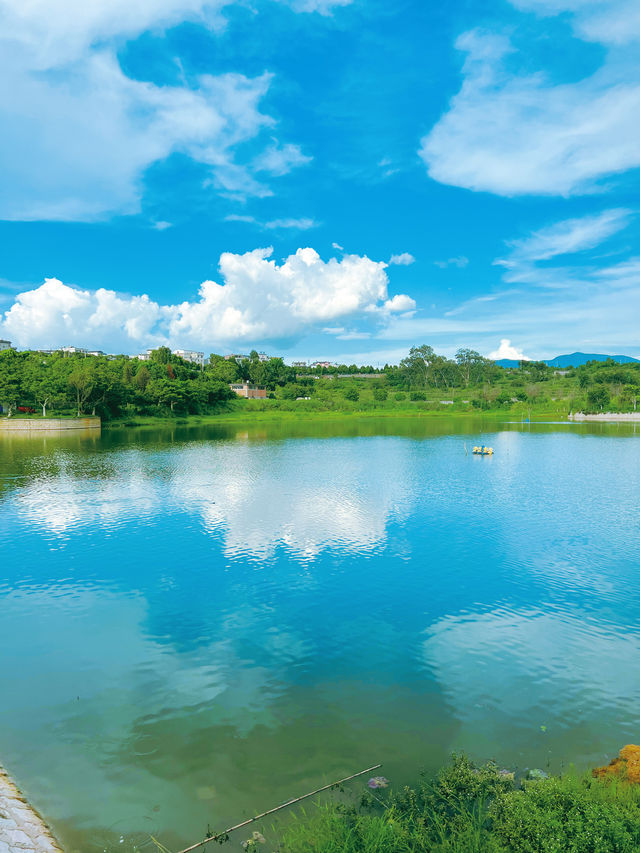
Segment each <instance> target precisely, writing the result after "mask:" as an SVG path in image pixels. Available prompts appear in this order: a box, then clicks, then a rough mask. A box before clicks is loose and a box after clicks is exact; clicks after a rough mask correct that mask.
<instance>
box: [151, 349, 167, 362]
mask: <svg viewBox="0 0 640 853" xmlns="http://www.w3.org/2000/svg"><path fill="white" fill-rule="evenodd" d="M150 358H151V361H153V362H155V363H156V364H169V362H170V361H171V350H170V349H169V347H158V349H154V350H152V351H151V353H150Z"/></svg>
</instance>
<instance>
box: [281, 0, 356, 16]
mask: <svg viewBox="0 0 640 853" xmlns="http://www.w3.org/2000/svg"><path fill="white" fill-rule="evenodd" d="M288 2H289V5H291V6H292V8H293V9H295V10H296V11H297V12H319V13H320V14H321V15H330V14H331V12H332V10H333V7H334V6H349V5H350V4H351V3H352V2H353V0H288Z"/></svg>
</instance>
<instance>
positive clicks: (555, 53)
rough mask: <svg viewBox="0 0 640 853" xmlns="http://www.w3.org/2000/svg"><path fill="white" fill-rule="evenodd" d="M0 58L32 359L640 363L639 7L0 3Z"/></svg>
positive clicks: (16, 269)
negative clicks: (153, 355) (416, 354)
mask: <svg viewBox="0 0 640 853" xmlns="http://www.w3.org/2000/svg"><path fill="white" fill-rule="evenodd" d="M0 40H1V41H2V50H1V51H0V55H1V57H2V58H1V59H0V62H2V63H4V64H5V68H4V69H3V79H4V80H5V86H4V87H3V89H2V91H0V111H1V112H2V114H3V115H2V127H3V132H2V134H1V135H0V169H1V171H2V192H1V193H0V219H1V220H2V221H1V222H0V239H1V244H2V253H1V255H0V261H1V262H0V311H1V312H2V319H1V321H0V337H4V338H8V339H10V340H12V341H13V342H14V344H16V345H18V346H19V347H27V346H40V347H50V346H59V345H64V344H76V345H88V346H91V347H97V348H100V349H104V350H106V351H118V352H120V351H122V352H129V353H136V352H139V351H141V350H144V349H145V348H146V347H148V346H156V345H159V344H163V343H168V344H169V345H171V346H173V347H182V348H188V347H193V348H196V349H201V350H204V351H205V352H207V353H209V352H212V351H214V352H230V351H233V352H238V351H240V352H245V351H247V350H248V349H250V348H253V347H255V348H257V349H260V350H266V351H267V352H270V353H277V354H282V355H284V356H285V357H286V358H287V359H292V358H331V359H338V360H343V359H344V360H346V361H349V362H351V361H359V362H373V363H377V362H382V363H384V362H385V361H387V360H390V361H396V360H398V359H399V358H401V357H402V356H403V355H404V353H405V352H406V351H407V350H408V348H409V347H410V346H411V345H413V344H421V343H429V344H431V345H432V346H434V348H435V349H436V350H438V351H440V352H443V353H447V354H452V353H453V352H455V350H456V349H457V348H458V347H459V346H471V347H473V348H476V349H478V350H479V351H480V352H482V353H483V354H485V355H486V354H492V353H500V355H512V356H515V355H517V354H524V355H525V356H529V357H546V356H552V355H555V354H557V353H559V352H570V351H573V350H576V349H582V350H585V351H591V352H594V351H603V352H625V353H628V354H632V355H640V342H639V341H638V335H637V328H638V309H639V308H640V251H639V250H638V249H637V248H636V246H637V238H638V216H637V197H638V187H639V171H638V166H640V143H639V141H638V140H639V139H640V62H639V61H638V59H637V52H638V41H640V7H639V6H638V4H637V2H636V0H606V2H602V0H510V2H507V0H504V2H493V1H492V0H483V2H480V0H449V2H447V3H446V4H443V3H431V2H425V0H394V2H393V3H392V2H390V0H385V2H383V0H253V2H249V0H247V2H243V0H240V2H234V0H227V2H225V0H214V1H213V2H206V0H136V2H135V3H132V2H131V0H94V2H92V3H91V4H87V3H85V2H84V0H32V2H30V3H28V4H26V3H24V2H23V0H0ZM7 81H10V85H6V83H7ZM505 340H506V341H509V342H510V344H505V343H504V341H505Z"/></svg>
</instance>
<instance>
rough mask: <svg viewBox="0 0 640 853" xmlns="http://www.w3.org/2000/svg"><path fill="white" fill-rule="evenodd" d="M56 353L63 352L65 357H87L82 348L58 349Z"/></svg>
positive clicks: (85, 351)
mask: <svg viewBox="0 0 640 853" xmlns="http://www.w3.org/2000/svg"><path fill="white" fill-rule="evenodd" d="M57 352H63V353H64V354H65V355H88V352H87V350H86V349H84V347H60V349H59V350H57Z"/></svg>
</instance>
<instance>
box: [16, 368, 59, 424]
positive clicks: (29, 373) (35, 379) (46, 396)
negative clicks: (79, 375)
mask: <svg viewBox="0 0 640 853" xmlns="http://www.w3.org/2000/svg"><path fill="white" fill-rule="evenodd" d="M55 367H56V365H55V362H47V361H42V360H39V359H38V357H32V358H30V359H29V360H28V361H27V363H26V365H25V371H24V389H25V392H26V393H27V394H28V395H29V396H30V397H31V399H32V400H33V401H34V403H35V404H36V405H38V406H40V407H41V409H42V417H43V418H46V417H47V408H48V407H49V406H51V405H53V402H54V401H55V400H56V399H58V398H59V397H60V396H61V394H62V393H63V391H64V383H63V380H62V378H61V376H60V373H59V372H58V371H57V370H56V369H55Z"/></svg>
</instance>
